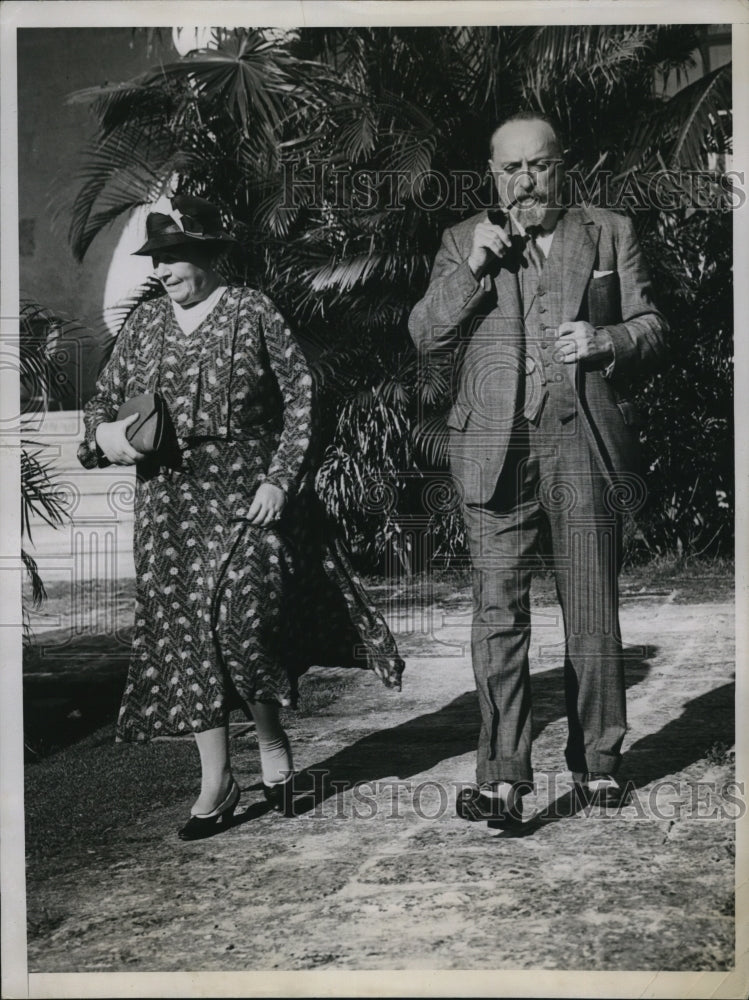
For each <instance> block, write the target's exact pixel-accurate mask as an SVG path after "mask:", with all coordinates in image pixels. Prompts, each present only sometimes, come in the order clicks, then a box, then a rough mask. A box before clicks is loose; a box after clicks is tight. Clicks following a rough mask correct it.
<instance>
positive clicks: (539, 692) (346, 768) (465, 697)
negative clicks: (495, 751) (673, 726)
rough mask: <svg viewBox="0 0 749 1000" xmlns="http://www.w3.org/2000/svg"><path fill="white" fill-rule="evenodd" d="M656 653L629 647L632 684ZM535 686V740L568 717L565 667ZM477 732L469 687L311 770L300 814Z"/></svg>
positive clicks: (414, 766) (442, 752) (459, 744)
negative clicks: (434, 708) (421, 713)
mask: <svg viewBox="0 0 749 1000" xmlns="http://www.w3.org/2000/svg"><path fill="white" fill-rule="evenodd" d="M656 653H657V649H656V647H655V646H646V647H636V648H635V649H630V650H627V651H626V657H627V672H626V676H627V687H633V686H634V685H636V684H640V683H641V682H642V681H643V680H644V679H645V678H646V677H647V675H648V673H649V671H650V666H649V663H648V660H650V659H652V658H653V657H654V656H655V655H656ZM531 687H532V697H533V738H534V739H536V738H537V737H538V735H539V734H540V733H541V732H542V731H543V730H544V729H545V728H546V726H548V725H550V724H551V723H553V722H555V721H556V720H557V719H560V718H563V717H564V715H565V709H564V674H563V670H562V668H561V667H559V668H555V669H553V670H547V671H544V672H543V673H536V674H534V675H532V677H531ZM478 731H479V706H478V698H477V695H476V692H475V691H466V692H465V693H464V694H461V695H459V697H457V698H455V699H454V700H453V701H451V702H450V703H449V704H447V705H445V706H443V707H442V708H440V709H438V710H437V711H436V712H430V713H428V714H426V715H420V716H418V717H417V718H415V719H409V720H408V722H404V723H402V724H400V725H398V726H393V727H391V728H389V729H383V730H380V731H378V732H375V733H371V734H370V735H369V736H365V737H363V738H362V739H360V740H357V741H356V742H355V743H352V744H350V745H349V746H347V747H346V748H345V749H343V750H341V751H339V752H338V753H336V754H333V755H332V756H331V757H327V758H326V759H325V760H322V761H320V762H319V763H317V764H315V765H314V766H313V767H310V768H307V769H306V771H305V772H302V773H301V774H300V775H299V776H298V777H297V778H296V779H295V788H296V790H297V791H298V792H301V793H302V794H301V796H300V797H299V798H298V799H297V800H296V803H295V812H297V813H299V814H301V813H304V812H308V811H310V810H312V809H314V808H315V807H316V806H318V805H319V804H320V803H321V802H323V801H324V800H325V799H327V798H329V797H331V796H332V795H336V794H340V793H341V792H342V791H344V790H345V789H347V788H350V787H352V786H354V785H356V784H358V783H360V782H371V781H378V780H382V779H384V778H392V777H397V778H399V779H401V780H402V779H406V778H410V777H413V776H414V775H417V774H422V773H423V772H425V771H428V770H430V769H431V768H433V767H435V766H436V765H437V764H440V763H441V762H442V761H443V760H447V759H449V758H450V757H458V756H461V755H463V754H466V753H470V752H471V751H473V750H475V748H476V743H477V740H478Z"/></svg>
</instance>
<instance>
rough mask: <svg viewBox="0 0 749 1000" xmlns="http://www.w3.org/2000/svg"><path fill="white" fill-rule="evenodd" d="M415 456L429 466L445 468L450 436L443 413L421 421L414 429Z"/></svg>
mask: <svg viewBox="0 0 749 1000" xmlns="http://www.w3.org/2000/svg"><path fill="white" fill-rule="evenodd" d="M412 439H413V449H414V456H415V457H416V460H417V461H418V462H419V463H420V464H424V465H426V466H427V467H429V468H444V467H445V466H446V465H447V461H448V449H449V437H448V430H447V425H446V424H445V418H444V416H443V415H442V414H439V413H438V414H433V415H432V416H431V417H426V418H425V419H423V420H421V421H419V422H418V423H416V424H415V425H414V428H413V431H412Z"/></svg>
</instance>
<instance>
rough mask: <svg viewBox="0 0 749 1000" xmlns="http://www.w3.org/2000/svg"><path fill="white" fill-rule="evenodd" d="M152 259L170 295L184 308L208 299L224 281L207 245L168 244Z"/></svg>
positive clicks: (159, 277)
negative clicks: (207, 249) (205, 246)
mask: <svg viewBox="0 0 749 1000" xmlns="http://www.w3.org/2000/svg"><path fill="white" fill-rule="evenodd" d="M151 260H152V261H153V269H154V274H155V275H156V277H157V278H158V279H159V281H160V282H161V284H162V285H163V286H164V288H165V289H166V292H167V295H168V296H169V298H170V299H171V300H172V302H176V303H177V305H180V306H182V307H183V309H184V308H187V307H189V306H194V305H195V304H196V303H198V302H202V301H203V299H205V298H208V296H209V295H210V294H211V292H212V291H213V290H214V289H215V288H217V287H218V285H219V284H220V282H221V279H220V277H219V276H218V274H216V272H215V271H214V270H213V268H212V267H211V259H210V255H209V253H208V252H207V251H206V250H205V249H204V248H203V247H191V246H177V247H174V249H169V247H166V248H164V249H163V250H158V251H157V252H156V253H154V254H153V255H152V257H151Z"/></svg>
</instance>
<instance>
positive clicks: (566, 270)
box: [552, 208, 600, 323]
mask: <svg viewBox="0 0 749 1000" xmlns="http://www.w3.org/2000/svg"><path fill="white" fill-rule="evenodd" d="M599 233H600V228H599V227H598V226H597V225H596V224H595V222H593V220H592V219H590V218H588V216H587V215H586V213H585V212H584V210H583V209H580V208H570V209H569V210H568V211H567V212H565V214H564V215H563V216H562V218H561V219H560V220H559V223H558V224H557V234H556V235H555V237H554V244H555V243H556V240H557V236H559V237H561V239H560V242H561V244H562V247H561V249H562V268H561V274H560V275H559V277H560V280H561V286H562V287H561V294H562V316H561V319H560V321H561V322H562V323H566V322H568V321H572V320H575V319H577V316H578V314H579V312H580V303H581V302H582V299H583V295H584V294H585V289H586V288H587V287H588V282H589V281H590V276H591V274H592V273H593V265H594V264H595V260H596V252H597V250H598V236H599ZM554 244H552V252H553V250H554Z"/></svg>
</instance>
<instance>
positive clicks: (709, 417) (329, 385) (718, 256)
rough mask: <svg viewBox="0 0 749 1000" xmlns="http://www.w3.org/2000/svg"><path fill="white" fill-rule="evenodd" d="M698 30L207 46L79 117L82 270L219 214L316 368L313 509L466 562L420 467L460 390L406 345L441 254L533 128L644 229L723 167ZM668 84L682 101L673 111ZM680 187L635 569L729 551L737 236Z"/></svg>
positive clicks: (382, 34)
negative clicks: (696, 176) (175, 212)
mask: <svg viewBox="0 0 749 1000" xmlns="http://www.w3.org/2000/svg"><path fill="white" fill-rule="evenodd" d="M703 31H704V29H703V28H701V27H700V26H694V25H687V26H655V25H645V26H631V25H630V26H627V25H609V26H588V27H579V26H577V27H575V26H551V27H519V28H509V27H439V28H326V29H300V30H298V31H294V32H281V33H279V32H273V33H270V32H263V31H259V30H252V29H241V30H232V31H228V30H220V29H216V31H215V34H214V40H213V45H212V47H211V48H208V49H205V50H201V51H196V52H193V53H190V54H189V55H188V56H187V57H185V58H183V59H180V60H178V61H173V62H167V63H166V64H165V65H160V66H157V67H154V68H153V69H152V70H149V71H148V72H146V73H144V74H143V75H142V76H140V77H138V78H137V79H135V80H131V81H128V82H125V83H121V84H116V85H107V86H103V87H98V88H94V89H92V90H89V91H87V92H85V93H79V94H76V95H74V97H73V99H74V100H78V101H87V102H89V103H90V105H91V108H92V111H93V114H94V119H95V132H94V136H93V140H92V142H91V144H90V146H89V147H88V148H87V149H86V150H85V151H84V156H83V160H82V169H81V173H80V176H79V178H78V180H77V189H76V193H75V198H74V200H73V203H72V205H71V228H70V237H71V243H72V246H73V250H74V252H75V253H76V255H77V256H78V257H82V256H83V255H84V254H85V253H86V251H87V250H88V248H89V247H90V245H91V242H92V240H93V239H94V238H95V236H96V234H97V233H98V232H99V231H100V230H101V229H102V228H103V227H104V226H106V225H107V224H108V223H109V222H111V221H112V220H114V219H116V218H117V217H119V216H120V215H123V214H125V213H128V212H129V211H130V210H131V209H132V208H133V207H134V206H136V205H141V204H146V203H149V202H151V201H153V200H155V198H156V197H157V196H158V195H160V194H162V193H164V192H169V191H173V190H175V189H176V190H181V191H182V190H184V191H189V192H191V193H194V194H207V195H208V196H210V197H211V198H212V199H213V200H215V201H217V202H218V203H219V204H220V206H221V208H222V210H223V211H224V212H225V214H226V217H227V219H232V220H233V225H234V227H235V233H236V235H237V236H238V237H239V239H240V240H241V244H242V251H241V253H239V254H237V255H236V257H235V258H234V259H233V260H231V261H229V262H228V267H229V270H230V272H231V274H232V275H233V276H234V277H236V278H238V279H239V280H249V281H253V282H255V283H256V284H258V285H260V286H261V287H262V288H264V290H266V291H267V292H268V293H269V294H270V295H271V296H272V298H273V299H274V300H275V301H276V302H277V303H278V304H279V306H280V307H281V308H282V309H283V310H284V311H285V312H286V313H287V314H288V315H289V317H290V319H291V320H292V321H293V323H294V324H295V327H296V329H297V330H298V331H299V333H300V337H301V339H302V341H303V342H304V343H305V344H306V346H307V349H308V350H309V353H310V357H311V358H312V359H313V361H314V364H315V368H316V371H317V373H318V381H319V387H320V396H321V398H322V399H323V400H324V401H325V404H326V408H327V428H328V433H329V437H328V440H327V442H326V448H325V450H324V453H323V455H322V456H321V467H320V472H319V476H318V487H319V489H320V492H321V494H322V496H323V498H324V499H325V501H326V503H327V504H328V507H329V509H330V510H331V512H332V513H333V514H334V515H336V517H337V518H338V519H339V521H340V523H341V524H342V525H343V527H344V529H345V531H346V533H347V535H348V538H349V541H350V542H351V543H352V545H353V547H354V548H355V550H356V551H357V552H358V553H359V555H360V556H361V558H362V559H365V560H368V561H369V562H370V564H371V563H372V562H374V561H376V560H377V559H379V558H380V557H382V556H383V555H385V556H387V557H388V559H389V560H390V562H391V563H395V564H400V565H403V566H410V565H413V562H414V560H415V559H416V560H421V559H422V557H423V552H422V550H421V549H420V548H419V546H418V545H417V546H414V543H413V538H414V533H413V531H411V530H410V529H409V530H405V529H404V525H407V524H410V523H413V524H417V523H418V524H420V525H422V528H420V529H418V530H419V531H421V532H422V534H423V532H424V530H426V529H423V525H424V524H425V523H426V524H428V525H429V529H428V530H429V531H431V532H432V537H437V538H438V539H439V542H438V546H437V547H438V550H439V552H440V553H441V554H442V555H443V556H445V557H450V556H454V555H456V554H459V553H460V551H461V546H462V534H461V526H460V519H459V517H458V515H457V512H456V508H455V504H454V503H449V502H443V503H441V504H438V505H436V506H435V507H434V508H433V509H432V508H429V509H427V510H425V508H424V487H425V486H428V485H429V481H430V479H429V477H430V475H431V473H430V472H429V469H430V468H433V467H435V466H437V467H439V465H440V463H441V462H443V460H444V428H443V427H442V421H441V413H442V410H443V409H444V405H445V390H446V373H445V371H444V370H441V369H440V368H439V366H438V367H436V368H434V367H431V368H429V369H425V368H424V367H423V365H419V364H417V362H416V359H415V358H414V356H413V354H412V352H411V349H410V342H409V340H408V335H407V326H406V324H407V317H408V314H409V312H410V310H411V308H412V306H413V304H414V303H415V301H416V300H417V299H418V298H419V297H420V296H421V295H422V294H423V291H424V289H425V287H426V284H427V282H428V275H429V268H430V264H431V261H432V259H433V258H434V254H435V252H436V250H437V247H438V246H439V240H440V234H441V232H442V230H443V229H444V228H445V226H447V225H449V224H451V223H452V222H454V221H456V220H457V218H459V217H460V216H461V215H464V214H467V213H470V212H471V211H473V210H475V208H476V207H477V206H478V205H479V204H480V203H482V202H485V201H486V199H487V198H488V197H489V186H488V180H487V178H486V176H485V171H486V160H487V139H488V136H489V134H490V132H491V130H492V128H493V126H494V125H495V124H496V123H497V122H498V121H499V120H501V119H502V117H504V116H505V115H507V114H509V113H512V112H514V111H515V110H517V109H518V108H520V107H532V108H534V109H538V110H542V111H545V112H548V113H552V114H555V115H556V116H557V117H558V118H559V119H560V121H561V122H562V124H563V126H565V127H566V128H567V130H568V132H569V135H570V136H571V139H570V142H569V148H568V150H567V160H568V163H569V165H570V167H571V168H572V169H573V171H574V172H575V174H576V176H578V177H579V178H580V179H581V180H582V183H583V184H584V185H587V184H588V183H589V182H591V180H592V179H594V178H595V177H596V176H597V175H598V173H600V171H601V170H605V171H608V177H609V179H610V187H609V189H608V196H609V197H613V199H614V200H615V201H616V199H617V198H620V207H622V208H624V209H627V208H629V209H630V210H631V209H632V208H635V207H636V208H644V206H643V205H642V204H640V203H639V202H638V199H640V201H641V199H642V196H643V191H644V189H645V185H646V183H647V181H648V179H649V178H650V177H651V176H652V174H653V172H654V171H656V170H662V169H663V168H664V167H667V168H669V169H670V170H671V171H675V172H678V171H682V172H689V171H696V170H702V171H704V170H705V168H706V167H707V165H708V157H709V155H710V154H711V153H712V154H725V153H726V152H728V151H730V134H731V127H730V107H731V100H730V98H731V94H730V80H731V77H730V66H728V67H722V68H721V69H719V70H717V71H715V72H713V73H710V74H707V75H705V76H703V77H701V78H700V79H698V80H697V81H696V82H694V83H691V84H689V85H687V86H683V84H684V74H685V72H686V70H687V69H688V68H689V67H690V66H692V65H693V63H694V52H695V51H696V50H697V48H698V46H699V44H700V43H701V41H702V40H703V34H702V33H703ZM668 80H674V81H676V83H677V84H681V85H682V86H681V89H679V90H677V92H676V93H675V94H674V96H672V97H670V98H667V97H666V96H664V86H665V83H666V82H667V81H668ZM467 171H472V172H473V173H472V175H471V176H472V178H473V179H468V180H466V178H468V174H467ZM461 176H462V177H463V180H462V181H461V182H460V183H461V184H462V185H463V187H462V188H456V187H455V183H456V179H457V178H459V177H461ZM673 176H674V177H676V179H675V180H674V179H672V178H671V177H669V178H667V180H666V185H665V186H664V187H663V189H662V190H664V191H668V193H669V195H670V196H671V198H672V202H671V204H674V205H676V208H671V207H668V206H665V207H664V208H662V209H659V208H657V207H656V208H654V207H652V204H650V206H649V207H647V210H643V211H640V212H639V213H638V218H637V223H638V228H639V229H640V233H641V236H642V238H643V242H644V243H645V245H646V247H647V249H648V252H649V254H650V256H651V258H652V261H653V264H654V266H655V268H656V271H657V274H658V278H659V281H658V287H659V289H660V290H661V292H662V297H663V304H664V306H665V307H666V309H667V310H670V311H672V312H673V318H675V319H676V323H677V324H678V338H679V344H680V347H681V350H680V353H679V358H678V362H677V364H678V365H679V366H680V368H679V371H678V375H676V376H674V374H673V373H669V375H667V376H663V377H661V378H660V379H658V380H656V381H655V382H654V383H652V384H651V385H650V386H649V387H646V388H644V389H643V393H644V397H643V398H644V402H645V405H646V407H647V408H648V409H649V410H650V411H651V418H654V422H653V423H651V424H650V430H649V431H648V437H647V438H646V441H645V444H646V448H647V449H648V452H649V453H648V462H649V466H650V468H651V477H652V487H653V491H652V496H651V503H650V506H649V509H648V511H647V513H646V518H645V520H644V521H643V524H642V526H641V528H640V532H639V534H638V535H637V539H638V541H637V544H635V545H634V546H633V551H636V550H637V548H638V546H639V547H640V548H644V549H645V550H646V551H660V550H661V549H666V548H669V547H672V546H674V545H677V546H681V547H682V548H683V550H684V551H692V550H694V549H695V547H700V548H701V547H704V546H705V545H708V544H712V545H713V546H715V545H719V544H726V545H728V544H729V540H730V539H729V536H730V531H728V530H727V529H728V528H729V526H730V503H731V497H732V490H731V484H730V479H731V473H730V468H731V466H730V461H729V459H730V454H729V449H728V447H727V444H726V442H729V441H730V426H729V424H728V416H729V410H730V408H729V406H728V405H727V403H726V401H725V400H726V395H727V391H728V384H729V383H728V367H727V364H728V358H729V357H730V333H731V323H730V313H729V311H728V310H729V308H730V216H729V215H728V214H727V213H720V212H716V211H714V209H711V208H708V209H699V210H698V211H696V212H695V211H693V210H692V209H691V208H690V207H689V205H688V204H687V203H688V202H689V192H687V191H685V189H684V184H683V183H682V181H680V180H679V179H678V175H677V174H674V175H673ZM705 176H706V178H707V181H706V183H707V185H708V187H711V186H712V188H718V187H719V186H720V184H721V177H720V175H719V174H718V173H717V172H715V171H713V172H712V173H708V174H706V175H705ZM586 189H587V188H586ZM695 236H696V237H697V239H698V242H697V243H696V244H695V242H694V239H695ZM695 247H696V249H695ZM708 296H709V298H708ZM701 320H704V325H700V321H701ZM727 352H728V353H727ZM695 398H697V399H699V400H700V405H699V406H698V407H696V408H695V406H694V399H695ZM698 413H699V416H698V415H697V414H698ZM687 414H688V415H689V420H684V419H683V418H684V417H685V415H687ZM689 421H692V423H694V422H695V421H699V424H700V427H701V428H702V429H703V432H704V434H705V435H707V437H708V438H709V441H710V443H711V449H710V450H709V451H708V450H707V449H706V450H705V451H704V452H703V453H702V455H701V458H700V462H699V463H698V465H699V468H698V467H697V466H696V465H694V464H690V463H686V462H685V461H684V456H685V453H684V452H683V451H682V445H683V444H685V442H684V441H683V440H681V439H680V437H679V434H680V433H681V431H682V430H683V429H684V428H685V427H687V426H689V425H690V424H689ZM664 435H665V436H664ZM695 440H699V438H697V439H693V440H692V447H693V449H694V448H695V447H698V446H697V445H696V444H695ZM688 453H689V452H688ZM689 454H691V453H689ZM375 483H381V484H382V483H387V484H388V485H387V489H386V492H387V498H385V494H384V493H382V490H383V489H385V486H382V487H379V489H380V493H378V492H377V490H375V492H374V493H372V490H373V489H374V485H373V484H375ZM717 484H720V485H717ZM726 504H728V506H726ZM425 517H426V521H425V520H424V518H425ZM695 519H698V520H695ZM417 533H418V532H417ZM433 554H434V553H433V551H432V552H431V555H433Z"/></svg>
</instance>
